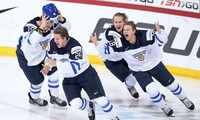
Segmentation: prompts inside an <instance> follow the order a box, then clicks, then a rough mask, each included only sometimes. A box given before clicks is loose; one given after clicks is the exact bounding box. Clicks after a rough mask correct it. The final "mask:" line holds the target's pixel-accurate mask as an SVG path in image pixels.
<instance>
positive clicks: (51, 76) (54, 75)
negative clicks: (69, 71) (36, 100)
mask: <svg viewBox="0 0 200 120" xmlns="http://www.w3.org/2000/svg"><path fill="white" fill-rule="evenodd" d="M48 77H49V80H50V81H54V80H59V75H58V71H55V72H54V73H52V74H51V75H48Z"/></svg>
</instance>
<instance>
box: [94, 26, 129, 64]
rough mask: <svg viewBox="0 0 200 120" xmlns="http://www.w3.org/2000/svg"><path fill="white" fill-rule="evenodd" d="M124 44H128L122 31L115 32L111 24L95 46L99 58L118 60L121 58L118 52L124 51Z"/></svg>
mask: <svg viewBox="0 0 200 120" xmlns="http://www.w3.org/2000/svg"><path fill="white" fill-rule="evenodd" d="M124 44H125V45H126V44H128V42H127V41H126V40H125V37H124V36H123V34H122V33H119V32H117V30H116V29H115V27H114V25H111V26H110V27H109V28H108V29H107V30H106V31H105V32H104V33H103V37H102V40H101V41H99V44H98V45H97V46H96V48H97V50H98V52H99V56H100V58H101V59H102V60H103V61H105V60H109V61H119V60H121V59H122V57H121V55H120V54H119V52H122V51H124V47H123V46H124Z"/></svg>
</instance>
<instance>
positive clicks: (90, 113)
mask: <svg viewBox="0 0 200 120" xmlns="http://www.w3.org/2000/svg"><path fill="white" fill-rule="evenodd" d="M89 107H90V109H89V110H88V117H89V120H95V105H94V103H93V102H90V103H89Z"/></svg>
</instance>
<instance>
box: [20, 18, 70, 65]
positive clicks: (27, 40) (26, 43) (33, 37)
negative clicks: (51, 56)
mask: <svg viewBox="0 0 200 120" xmlns="http://www.w3.org/2000/svg"><path fill="white" fill-rule="evenodd" d="M39 20H40V17H36V18H34V19H32V20H30V21H29V22H28V23H27V24H26V25H25V26H24V33H23V35H22V39H21V40H20V44H21V47H20V48H21V50H22V51H23V53H24V56H25V58H26V60H27V61H28V66H35V65H37V64H39V63H40V62H42V61H43V60H44V59H45V56H46V47H47V46H48V44H49V42H50V40H51V39H52V35H53V30H54V29H55V28H56V27H59V26H63V27H65V28H67V29H68V30H69V29H70V28H71V25H70V23H69V22H68V21H66V20H65V22H64V23H60V22H59V23H58V24H54V26H53V27H52V28H51V30H50V31H48V32H45V33H42V34H39V33H38V32H37V31H36V29H37V28H39V26H38V25H37V21H39Z"/></svg>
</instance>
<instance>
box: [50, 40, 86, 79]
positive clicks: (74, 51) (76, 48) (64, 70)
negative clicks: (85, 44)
mask: <svg viewBox="0 0 200 120" xmlns="http://www.w3.org/2000/svg"><path fill="white" fill-rule="evenodd" d="M48 53H49V54H50V56H51V57H52V58H54V59H55V60H56V64H57V68H58V71H59V74H60V76H61V77H64V78H71V77H75V76H77V75H79V74H81V73H82V72H84V71H85V70H86V69H87V68H88V67H89V66H90V64H89V61H88V58H87V55H86V54H85V52H84V50H83V48H82V46H81V45H80V43H79V42H78V41H77V40H75V39H74V38H72V37H70V38H69V41H68V43H67V45H66V46H65V47H64V48H58V47H57V45H56V43H55V42H54V40H52V41H51V42H50V51H49V52H48Z"/></svg>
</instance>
